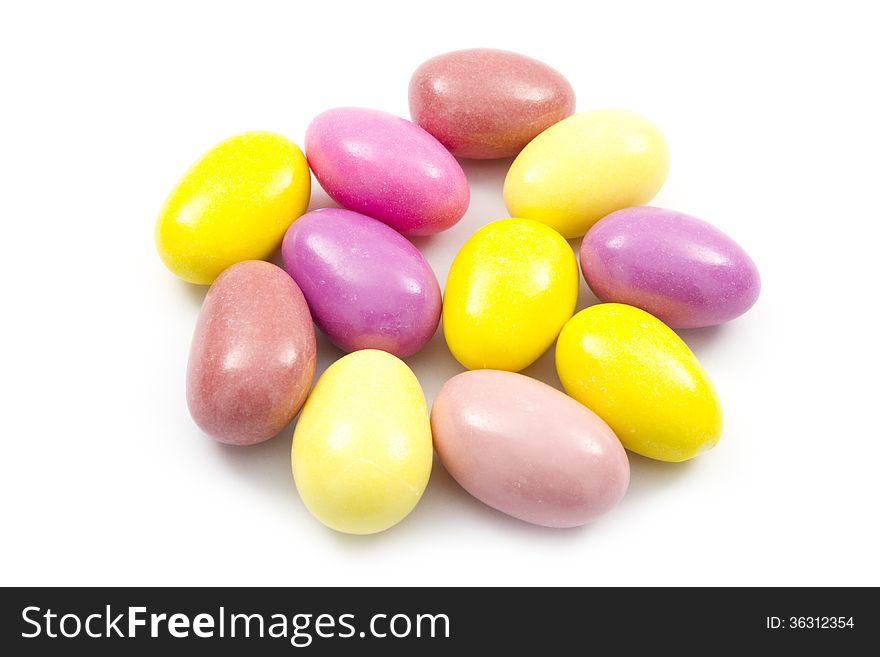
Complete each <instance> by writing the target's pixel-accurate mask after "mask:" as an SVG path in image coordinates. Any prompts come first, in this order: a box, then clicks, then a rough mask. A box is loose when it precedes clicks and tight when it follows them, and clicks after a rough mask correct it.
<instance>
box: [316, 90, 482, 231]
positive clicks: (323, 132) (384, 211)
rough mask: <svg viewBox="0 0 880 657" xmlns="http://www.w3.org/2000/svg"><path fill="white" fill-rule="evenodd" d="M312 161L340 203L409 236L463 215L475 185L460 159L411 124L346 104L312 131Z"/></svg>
mask: <svg viewBox="0 0 880 657" xmlns="http://www.w3.org/2000/svg"><path fill="white" fill-rule="evenodd" d="M306 156H307V157H308V161H309V166H310V167H311V168H312V171H314V173H315V177H316V178H317V179H318V180H319V181H320V183H321V186H322V187H323V188H324V190H325V191H326V192H327V194H329V195H330V197H331V198H332V199H333V200H334V201H336V202H337V203H339V204H340V205H342V206H344V207H346V208H348V209H349V210H354V211H356V212H360V213H362V214H365V215H367V216H370V217H374V218H375V219H379V220H380V221H382V222H384V223H386V224H388V225H389V226H391V227H392V228H394V229H395V230H397V231H399V232H401V233H403V234H404V235H433V234H434V233H439V232H440V231H443V230H446V229H447V228H449V227H450V226H452V225H454V224H455V223H457V222H458V220H459V219H461V218H462V216H463V215H464V213H465V211H466V210H467V208H468V203H469V202H470V188H469V187H468V182H467V178H465V175H464V171H462V169H461V166H460V165H459V164H458V162H457V161H456V159H455V158H454V157H452V155H450V153H449V151H447V150H446V149H445V148H444V147H443V145H442V144H441V143H440V142H439V141H437V140H436V139H435V138H434V137H432V136H431V135H430V134H428V133H427V132H425V131H424V130H422V129H421V128H420V127H419V126H417V125H416V124H415V123H412V122H411V121H407V120H406V119H402V118H400V117H397V116H393V115H391V114H386V113H385V112H380V111H378V110H372V109H362V108H357V107H341V108H337V109H332V110H328V111H326V112H323V113H322V114H319V115H318V116H317V117H315V119H314V120H313V121H312V123H311V124H310V125H309V128H308V131H307V132H306Z"/></svg>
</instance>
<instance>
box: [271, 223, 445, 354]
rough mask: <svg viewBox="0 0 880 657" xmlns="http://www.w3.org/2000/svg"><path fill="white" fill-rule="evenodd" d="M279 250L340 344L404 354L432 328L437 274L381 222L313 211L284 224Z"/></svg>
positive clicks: (437, 300)
mask: <svg viewBox="0 0 880 657" xmlns="http://www.w3.org/2000/svg"><path fill="white" fill-rule="evenodd" d="M281 256H282V258H283V259H284V268H285V269H286V270H287V273H288V274H290V275H291V276H292V277H293V280H295V281H296V282H297V284H298V285H299V287H300V289H301V290H302V291H303V294H304V295H305V297H306V301H308V304H309V309H310V310H311V313H312V317H314V319H315V323H317V325H318V326H319V327H320V328H321V330H322V331H324V333H326V334H327V336H328V337H329V338H330V339H331V340H332V341H333V343H334V344H336V345H337V346H338V347H339V348H340V349H343V350H344V351H356V350H358V349H381V350H382V351H387V352H389V353H392V354H394V355H395V356H398V357H401V358H403V357H406V356H409V355H411V354H414V353H415V352H417V351H418V350H419V349H421V348H422V347H423V346H424V344H425V343H426V342H427V341H428V340H430V339H431V336H433V335H434V331H435V330H436V329H437V324H438V322H439V321H440V310H441V305H442V302H441V295H440V285H439V284H438V283H437V277H436V276H435V275H434V272H433V270H432V269H431V267H430V265H428V263H427V262H426V261H425V258H424V257H423V256H422V254H421V253H420V252H419V250H418V249H417V248H416V247H415V246H413V245H412V244H411V243H410V242H409V240H407V239H406V238H405V237H403V236H402V235H401V234H400V233H398V232H396V231H395V230H393V229H392V228H389V227H388V226H386V225H385V224H383V223H382V222H380V221H377V220H375V219H371V218H370V217H367V216H365V215H362V214H358V213H357V212H352V211H350V210H340V209H334V208H327V209H323V210H314V211H312V212H309V213H307V214H304V215H303V216H302V217H300V218H299V219H297V220H296V221H295V222H294V223H293V224H292V225H291V226H290V228H289V229H288V230H287V234H286V235H285V236H284V242H283V243H282V246H281Z"/></svg>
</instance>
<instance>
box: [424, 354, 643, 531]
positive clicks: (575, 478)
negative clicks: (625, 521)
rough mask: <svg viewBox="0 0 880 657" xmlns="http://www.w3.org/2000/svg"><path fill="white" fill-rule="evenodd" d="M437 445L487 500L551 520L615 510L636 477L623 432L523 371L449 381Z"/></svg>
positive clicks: (451, 467) (437, 403) (454, 471)
mask: <svg viewBox="0 0 880 657" xmlns="http://www.w3.org/2000/svg"><path fill="white" fill-rule="evenodd" d="M431 429H432V431H433V434H434V447H435V449H436V450H437V454H438V455H439V456H440V460H441V461H442V462H443V465H444V466H445V467H446V469H447V470H448V471H449V474H451V475H452V477H453V478H454V479H455V480H456V481H457V482H458V483H459V484H461V486H462V487H463V488H464V489H465V490H467V491H468V492H469V493H470V494H471V495H473V496H474V497H476V498H477V499H479V500H481V501H483V502H485V503H486V504H488V505H489V506H491V507H494V508H496V509H498V510H499V511H503V512H504V513H506V514H508V515H511V516H513V517H515V518H519V519H521V520H525V521H526V522H531V523H534V524H536V525H543V526H546V527H575V526H578V525H583V524H585V523H588V522H590V521H592V520H595V519H596V518H598V517H599V516H601V515H602V514H604V513H607V512H608V511H610V510H611V509H612V508H613V507H614V506H615V505H616V504H617V503H618V502H619V501H620V499H621V498H622V497H623V495H624V493H625V492H626V489H627V486H628V485H629V461H628V460H627V457H626V452H625V451H624V449H623V447H622V446H621V444H620V441H619V440H618V439H617V436H615V435H614V432H613V431H612V430H611V429H610V428H609V427H608V425H607V424H605V422H604V421H602V419H601V418H600V417H599V416H598V415H596V414H595V413H593V412H592V411H591V410H590V409H588V408H587V407H586V406H583V405H581V404H579V403H578V402H576V401H575V400H574V399H572V398H571V397H569V396H567V395H565V394H563V393H561V392H559V391H558V390H556V389H555V388H551V387H550V386H548V385H546V384H544V383H541V382H540V381H536V380H534V379H530V378H529V377H527V376H523V375H522V374H515V373H513V372H502V371H500V370H473V371H470V372H464V373H462V374H459V375H457V376H455V377H453V378H452V379H450V380H449V381H447V382H446V383H445V384H444V385H443V387H442V388H441V389H440V392H438V393H437V397H436V398H435V400H434V406H433V408H432V410H431Z"/></svg>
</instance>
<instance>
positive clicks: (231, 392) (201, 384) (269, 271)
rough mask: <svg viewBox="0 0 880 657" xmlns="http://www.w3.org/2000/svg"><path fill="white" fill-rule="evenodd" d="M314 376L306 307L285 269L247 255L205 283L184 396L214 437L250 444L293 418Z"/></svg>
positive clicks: (311, 332) (312, 334)
mask: <svg viewBox="0 0 880 657" xmlns="http://www.w3.org/2000/svg"><path fill="white" fill-rule="evenodd" d="M314 375H315V329H314V326H313V325H312V318H311V315H310V314H309V307H308V305H307V304H306V300H305V298H304V297H303V294H302V292H300V289H299V288H298V287H297V285H296V283H295V282H294V281H293V280H292V279H291V278H290V276H288V275H287V274H286V273H285V272H284V270H283V269H281V268H280V267H276V266H275V265H273V264H270V263H268V262H263V261H262V260H245V261H244V262H239V263H237V264H234V265H232V266H231V267H229V268H228V269H226V270H224V271H223V273H221V274H220V276H218V277H217V279H216V280H215V281H214V283H213V284H212V285H211V288H210V289H209V290H208V294H207V296H206V297H205V301H204V303H203V304H202V310H201V312H200V314H199V319H198V322H197V324H196V330H195V334H194V335H193V341H192V348H191V350H190V354H189V365H188V367H187V373H186V401H187V404H188V405H189V411H190V414H192V417H193V419H194V420H195V421H196V424H198V425H199V427H201V429H202V430H203V431H204V432H205V433H207V434H209V435H211V436H212V437H214V438H216V439H217V440H219V441H220V442H223V443H229V444H232V445H253V444H254V443H259V442H262V441H264V440H267V439H268V438H271V437H272V436H274V435H275V434H277V433H278V432H279V431H281V430H282V429H283V428H284V427H285V426H286V425H287V423H288V422H290V421H291V420H292V419H293V416H294V415H296V413H297V411H299V409H300V407H301V406H302V405H303V402H305V400H306V396H307V395H308V393H309V388H310V387H311V385H312V378H313V377H314Z"/></svg>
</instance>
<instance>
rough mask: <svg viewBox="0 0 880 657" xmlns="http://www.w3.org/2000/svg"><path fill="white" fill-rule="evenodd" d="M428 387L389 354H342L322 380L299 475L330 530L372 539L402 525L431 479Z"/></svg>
mask: <svg viewBox="0 0 880 657" xmlns="http://www.w3.org/2000/svg"><path fill="white" fill-rule="evenodd" d="M432 458H433V450H432V449H431V427H430V423H429V420H428V408H427V405H426V404H425V397H424V394H423V393H422V388H421V386H420V385H419V382H418V380H417V379H416V376H415V374H413V373H412V371H411V370H410V369H409V368H408V367H407V366H406V364H405V363H404V362H403V361H402V360H400V359H399V358H396V357H395V356H392V355H391V354H389V353H386V352H384V351H377V350H373V349H368V350H364V351H356V352H354V353H351V354H348V355H347V356H343V357H342V358H340V359H339V360H338V361H336V362H335V363H333V365H331V366H330V367H329V368H327V371H326V372H324V374H323V375H322V376H321V378H320V379H318V383H317V384H316V385H315V389H314V391H313V392H312V394H311V396H310V397H309V400H308V401H307V402H306V405H305V407H304V408H303V411H302V414H301V415H300V418H299V420H298V421H297V424H296V430H295V432H294V435H293V451H292V463H293V476H294V479H295V480H296V487H297V489H298V490H299V493H300V495H301V496H302V499H303V502H304V503H305V505H306V507H308V509H309V511H311V512H312V514H313V515H314V516H315V517H316V518H318V520H320V521H321V522H323V523H324V524H325V525H327V526H328V527H331V528H333V529H336V530H338V531H341V532H347V533H350V534H372V533H375V532H380V531H382V530H384V529H388V528H389V527H391V526H392V525H395V524H397V523H398V522H400V521H401V520H402V519H403V518H404V517H406V515H407V514H409V512H410V511H412V509H413V507H415V505H416V503H417V502H418V501H419V499H420V498H421V496H422V492H423V491H424V490H425V486H426V485H427V483H428V477H429V476H430V474H431V461H432Z"/></svg>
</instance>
